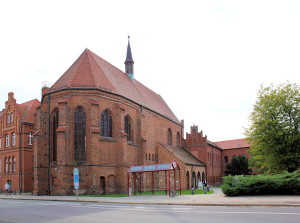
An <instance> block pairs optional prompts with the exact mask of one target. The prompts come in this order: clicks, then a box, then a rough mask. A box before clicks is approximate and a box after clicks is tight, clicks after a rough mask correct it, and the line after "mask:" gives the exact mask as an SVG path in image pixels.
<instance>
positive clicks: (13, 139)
mask: <svg viewBox="0 0 300 223" xmlns="http://www.w3.org/2000/svg"><path fill="white" fill-rule="evenodd" d="M15 145H16V133H13V134H12V146H15Z"/></svg>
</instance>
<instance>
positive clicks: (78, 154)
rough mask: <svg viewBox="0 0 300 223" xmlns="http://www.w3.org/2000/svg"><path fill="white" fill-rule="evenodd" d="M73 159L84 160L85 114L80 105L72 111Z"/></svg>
mask: <svg viewBox="0 0 300 223" xmlns="http://www.w3.org/2000/svg"><path fill="white" fill-rule="evenodd" d="M74 159H75V160H76V161H85V160H86V116H85V112H84V110H83V108H82V107H78V108H77V109H76V110H75V113H74Z"/></svg>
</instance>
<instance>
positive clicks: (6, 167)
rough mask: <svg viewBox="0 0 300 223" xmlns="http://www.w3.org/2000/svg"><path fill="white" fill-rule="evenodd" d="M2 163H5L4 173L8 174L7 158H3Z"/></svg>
mask: <svg viewBox="0 0 300 223" xmlns="http://www.w3.org/2000/svg"><path fill="white" fill-rule="evenodd" d="M4 163H5V172H6V173H7V172H8V160H7V157H5V160H4Z"/></svg>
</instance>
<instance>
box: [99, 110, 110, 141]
mask: <svg viewBox="0 0 300 223" xmlns="http://www.w3.org/2000/svg"><path fill="white" fill-rule="evenodd" d="M101 136H105V137H112V117H111V115H110V114H109V112H108V110H105V111H104V112H103V113H102V115H101Z"/></svg>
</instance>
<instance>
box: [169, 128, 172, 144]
mask: <svg viewBox="0 0 300 223" xmlns="http://www.w3.org/2000/svg"><path fill="white" fill-rule="evenodd" d="M168 144H169V145H173V143H172V131H171V129H170V128H169V129H168Z"/></svg>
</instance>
